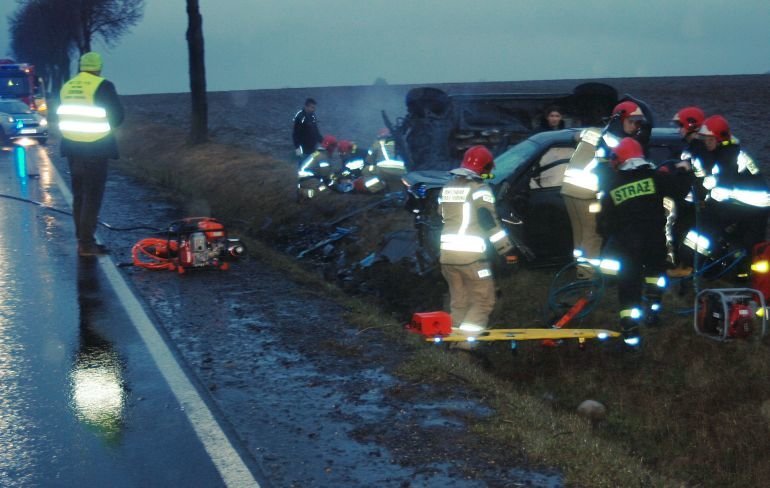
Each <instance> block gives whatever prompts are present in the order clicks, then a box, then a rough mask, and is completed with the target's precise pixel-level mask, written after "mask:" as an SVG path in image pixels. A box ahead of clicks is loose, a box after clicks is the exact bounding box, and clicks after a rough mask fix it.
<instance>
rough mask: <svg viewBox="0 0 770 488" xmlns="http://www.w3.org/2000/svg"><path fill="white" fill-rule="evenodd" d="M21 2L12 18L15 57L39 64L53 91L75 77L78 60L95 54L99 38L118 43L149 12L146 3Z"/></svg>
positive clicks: (114, 0) (131, 0) (90, 0)
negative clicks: (93, 49) (73, 65)
mask: <svg viewBox="0 0 770 488" xmlns="http://www.w3.org/2000/svg"><path fill="white" fill-rule="evenodd" d="M17 4H18V8H17V9H16V11H15V12H14V13H13V14H12V15H11V16H10V17H9V25H10V29H9V30H10V37H11V47H12V50H13V53H14V57H16V58H17V59H16V60H17V61H20V62H30V63H33V64H35V65H36V66H38V67H39V68H38V69H39V72H40V73H41V74H42V75H43V76H44V77H45V79H47V80H48V83H49V88H50V89H51V91H52V92H53V93H58V89H59V87H60V86H61V85H62V84H63V82H64V81H66V79H67V78H69V74H70V61H71V59H72V58H73V57H77V55H78V54H83V53H86V52H88V51H90V50H91V44H92V42H93V41H94V40H96V39H100V40H101V41H102V42H103V43H104V44H105V45H107V46H111V45H114V44H115V43H116V42H117V41H118V39H119V38H120V37H121V36H122V35H123V34H125V33H126V32H127V31H128V29H130V28H131V27H132V26H134V25H136V24H137V23H138V22H139V21H140V20H141V18H142V15H143V12H144V0H17Z"/></svg>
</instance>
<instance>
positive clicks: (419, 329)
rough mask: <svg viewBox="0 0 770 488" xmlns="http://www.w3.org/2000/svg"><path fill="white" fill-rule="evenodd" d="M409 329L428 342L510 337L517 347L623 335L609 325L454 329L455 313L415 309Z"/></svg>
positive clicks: (487, 339)
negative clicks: (473, 331)
mask: <svg viewBox="0 0 770 488" xmlns="http://www.w3.org/2000/svg"><path fill="white" fill-rule="evenodd" d="M406 329H407V330H408V331H409V332H414V333H416V334H420V335H423V336H425V340H426V341H428V342H434V343H441V342H478V341H509V342H510V343H511V350H512V351H515V350H516V342H517V341H532V340H560V339H577V340H578V342H579V343H580V344H581V345H582V344H583V343H584V342H585V340H586V339H599V340H605V339H608V338H610V337H620V333H619V332H616V331H613V330H606V329H559V328H556V329H553V328H551V329H486V330H482V331H479V332H478V334H477V335H470V334H468V333H467V332H459V331H454V330H452V317H451V316H450V315H449V314H448V313H446V312H424V313H415V314H414V315H413V316H412V320H411V321H410V322H409V324H407V325H406Z"/></svg>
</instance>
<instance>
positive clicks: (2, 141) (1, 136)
mask: <svg viewBox="0 0 770 488" xmlns="http://www.w3.org/2000/svg"><path fill="white" fill-rule="evenodd" d="M10 144H11V140H10V139H8V137H6V135H5V131H4V130H3V128H2V127H0V146H8V145H10Z"/></svg>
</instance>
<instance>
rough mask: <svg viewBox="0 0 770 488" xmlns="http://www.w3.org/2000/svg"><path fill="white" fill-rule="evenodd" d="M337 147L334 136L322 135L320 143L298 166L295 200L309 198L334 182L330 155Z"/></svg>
mask: <svg viewBox="0 0 770 488" xmlns="http://www.w3.org/2000/svg"><path fill="white" fill-rule="evenodd" d="M336 147H337V139H336V138H335V137H334V136H324V138H323V140H322V141H321V145H320V147H319V148H318V149H316V150H315V151H313V153H312V154H310V156H308V157H307V158H306V159H305V160H304V161H302V163H301V164H300V166H299V171H298V172H297V201H298V202H301V201H303V200H310V199H311V198H314V197H316V196H317V195H318V194H319V193H321V192H323V191H326V190H328V189H329V187H330V186H332V185H334V183H335V174H334V165H333V162H332V155H333V154H334V150H335V149H336Z"/></svg>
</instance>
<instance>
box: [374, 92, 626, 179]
mask: <svg viewBox="0 0 770 488" xmlns="http://www.w3.org/2000/svg"><path fill="white" fill-rule="evenodd" d="M617 101H618V93H617V91H616V90H615V88H613V87H611V86H609V85H606V84H603V83H596V82H589V83H583V84H581V85H578V86H576V87H575V88H574V89H573V91H572V92H571V93H481V94H467V93H464V94H454V95H449V94H447V93H445V92H444V91H442V90H439V89H437V88H432V87H421V88H414V89H412V90H410V91H409V92H408V93H407V95H406V109H407V113H406V115H405V116H403V117H399V118H398V119H396V123H395V124H394V123H392V122H391V120H390V119H389V117H388V115H387V114H386V113H384V112H383V114H382V115H383V119H384V121H385V124H386V125H387V126H388V128H389V129H390V131H391V133H392V134H393V136H394V138H395V140H396V146H397V148H396V149H397V153H398V154H400V155H402V157H403V158H404V162H405V163H406V167H407V168H408V169H409V170H410V171H414V170H426V169H439V170H449V169H452V168H453V167H454V166H455V162H456V161H458V160H460V159H461V158H462V154H463V153H464V152H465V150H466V149H468V148H469V147H471V146H474V145H477V144H481V145H484V146H486V147H487V148H488V149H489V150H490V151H492V152H493V153H494V154H500V153H501V152H503V151H505V150H506V149H507V148H508V147H510V146H511V145H513V144H516V143H518V142H520V141H522V140H524V139H526V138H527V137H529V136H530V135H532V134H533V133H535V132H536V131H537V130H538V129H539V127H540V123H541V122H542V119H543V115H544V112H545V111H546V110H547V109H548V108H549V107H558V109H559V111H560V112H561V113H562V114H563V116H564V119H563V120H564V122H565V123H566V124H565V126H566V127H589V126H595V125H604V121H603V118H604V117H605V116H606V114H608V113H610V111H611V110H612V107H614V106H615V104H616V103H617Z"/></svg>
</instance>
